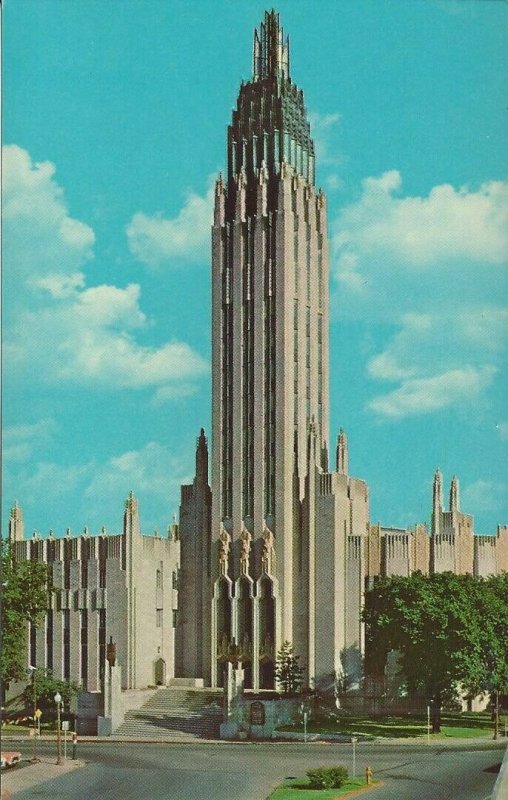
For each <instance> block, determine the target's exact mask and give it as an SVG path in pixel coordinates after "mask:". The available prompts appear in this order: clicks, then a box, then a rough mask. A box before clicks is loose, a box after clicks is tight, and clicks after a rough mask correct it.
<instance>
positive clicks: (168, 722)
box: [113, 687, 223, 741]
mask: <svg viewBox="0 0 508 800" xmlns="http://www.w3.org/2000/svg"><path fill="white" fill-rule="evenodd" d="M222 699H223V693H222V691H221V690H216V691H214V690H213V689H190V688H187V689H183V688H175V687H170V688H163V689H158V690H157V691H156V692H155V694H153V695H152V697H150V699H149V700H148V701H147V702H146V703H145V704H144V705H143V706H141V708H138V709H136V710H135V711H127V713H126V714H125V719H124V722H123V723H122V724H121V725H120V726H119V727H118V728H117V729H116V730H115V731H114V732H113V736H114V737H117V736H121V737H122V738H130V737H132V738H133V739H134V738H135V739H164V740H168V741H170V740H176V739H182V738H189V739H218V738H219V726H220V724H221V722H222Z"/></svg>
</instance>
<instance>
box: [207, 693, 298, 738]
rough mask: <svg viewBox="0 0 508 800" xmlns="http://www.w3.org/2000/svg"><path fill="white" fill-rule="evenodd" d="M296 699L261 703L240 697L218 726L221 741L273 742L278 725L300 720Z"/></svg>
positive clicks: (256, 699)
mask: <svg viewBox="0 0 508 800" xmlns="http://www.w3.org/2000/svg"><path fill="white" fill-rule="evenodd" d="M300 704H301V700H300V699H298V698H291V699H283V698H278V699H263V698H255V697H250V698H249V697H245V696H244V697H243V698H242V699H241V700H239V701H238V702H237V704H236V705H235V707H234V708H233V709H232V713H231V717H230V719H229V720H228V721H227V722H225V723H223V724H222V725H221V738H222V739H240V740H241V739H273V738H276V736H277V735H278V734H277V733H276V730H277V728H278V727H279V726H281V725H291V724H293V723H294V722H296V721H297V720H299V719H300V717H301V713H300Z"/></svg>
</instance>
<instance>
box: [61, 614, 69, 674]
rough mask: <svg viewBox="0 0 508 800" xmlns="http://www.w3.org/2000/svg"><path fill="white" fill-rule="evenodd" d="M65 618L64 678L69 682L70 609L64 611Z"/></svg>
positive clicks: (63, 616)
mask: <svg viewBox="0 0 508 800" xmlns="http://www.w3.org/2000/svg"><path fill="white" fill-rule="evenodd" d="M62 618H63V677H64V680H66V681H68V680H70V677H71V612H70V611H69V609H68V608H64V609H63V611H62Z"/></svg>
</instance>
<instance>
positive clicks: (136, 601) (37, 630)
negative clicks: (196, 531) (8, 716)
mask: <svg viewBox="0 0 508 800" xmlns="http://www.w3.org/2000/svg"><path fill="white" fill-rule="evenodd" d="M9 537H10V540H11V542H12V546H13V550H14V556H15V558H17V559H33V560H37V561H44V562H46V563H47V564H48V565H49V566H50V576H51V581H52V584H53V587H54V589H55V591H54V592H53V593H52V594H51V595H50V602H49V606H48V610H47V612H46V615H45V617H44V619H43V620H42V622H41V623H40V624H39V625H38V626H37V627H33V626H32V627H31V628H30V630H29V631H28V632H27V635H28V643H27V644H28V646H27V650H28V653H27V666H28V665H29V664H30V665H32V666H34V667H38V668H41V669H50V670H51V671H52V672H53V675H54V676H55V677H57V678H65V679H67V680H72V681H76V682H77V683H79V684H81V685H82V686H83V688H84V689H86V690H88V691H89V692H95V691H99V690H100V689H101V683H102V675H103V670H104V664H105V659H106V645H107V643H108V642H109V641H110V638H112V639H113V641H114V643H115V644H116V655H117V662H118V663H119V664H121V666H122V686H123V688H125V689H127V688H128V689H134V688H143V687H145V686H149V685H155V684H158V683H161V684H166V683H167V682H168V681H169V679H170V678H172V677H173V675H174V669H175V664H174V653H175V641H174V638H175V637H174V632H175V626H176V614H177V607H178V593H177V588H176V587H177V580H178V571H179V564H180V542H179V539H178V528H177V526H176V525H174V526H172V527H171V528H170V530H169V531H168V536H167V537H160V536H156V535H155V536H143V535H141V531H140V523H139V509H138V502H137V500H136V499H135V498H134V497H133V495H132V493H131V494H130V495H129V498H128V499H127V500H126V502H125V510H124V525H123V532H122V533H121V534H107V533H106V531H105V530H103V531H102V533H101V534H99V535H90V534H89V532H88V530H87V529H85V531H84V532H83V534H81V535H80V536H71V535H70V532H67V535H66V536H64V537H62V538H57V537H55V536H53V535H52V534H51V533H50V535H49V536H48V537H46V538H42V537H40V536H38V535H37V534H34V535H33V537H32V538H31V539H28V540H27V539H24V531H23V515H22V511H21V508H20V507H19V506H18V505H17V504H16V505H15V506H14V507H13V509H12V510H11V516H10V523H9Z"/></svg>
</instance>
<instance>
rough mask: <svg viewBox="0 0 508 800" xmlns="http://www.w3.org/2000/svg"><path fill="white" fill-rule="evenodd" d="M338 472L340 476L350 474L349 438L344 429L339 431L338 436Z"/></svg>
mask: <svg viewBox="0 0 508 800" xmlns="http://www.w3.org/2000/svg"><path fill="white" fill-rule="evenodd" d="M336 470H337V472H338V473H339V475H348V474H349V450H348V443H347V436H346V434H345V432H344V430H343V429H342V428H341V429H340V430H339V435H338V436H337V450H336Z"/></svg>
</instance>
